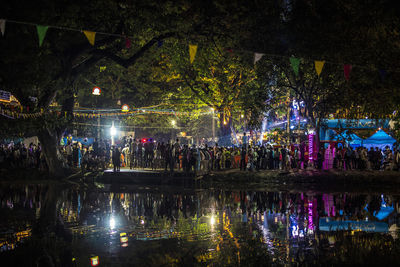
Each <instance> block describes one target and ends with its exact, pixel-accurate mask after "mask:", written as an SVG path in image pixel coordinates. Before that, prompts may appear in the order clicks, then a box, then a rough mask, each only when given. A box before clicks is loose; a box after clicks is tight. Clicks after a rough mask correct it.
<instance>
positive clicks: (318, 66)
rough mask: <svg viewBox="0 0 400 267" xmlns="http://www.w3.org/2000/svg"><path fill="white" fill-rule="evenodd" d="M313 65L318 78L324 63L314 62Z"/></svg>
mask: <svg viewBox="0 0 400 267" xmlns="http://www.w3.org/2000/svg"><path fill="white" fill-rule="evenodd" d="M314 64H315V71H316V72H317V75H318V76H319V75H320V74H321V72H322V68H323V67H324V64H325V61H318V60H316V61H314Z"/></svg>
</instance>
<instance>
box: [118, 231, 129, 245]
mask: <svg viewBox="0 0 400 267" xmlns="http://www.w3.org/2000/svg"><path fill="white" fill-rule="evenodd" d="M119 236H120V238H119V240H120V241H121V243H126V242H128V236H127V235H126V233H120V234H119Z"/></svg>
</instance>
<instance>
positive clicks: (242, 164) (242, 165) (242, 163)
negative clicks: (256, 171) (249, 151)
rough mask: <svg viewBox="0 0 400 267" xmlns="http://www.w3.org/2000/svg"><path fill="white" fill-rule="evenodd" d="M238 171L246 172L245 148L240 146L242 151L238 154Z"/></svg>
mask: <svg viewBox="0 0 400 267" xmlns="http://www.w3.org/2000/svg"><path fill="white" fill-rule="evenodd" d="M240 170H241V171H245V170H246V147H245V146H242V151H241V153H240Z"/></svg>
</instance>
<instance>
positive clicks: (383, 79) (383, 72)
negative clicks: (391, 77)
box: [379, 69, 387, 81]
mask: <svg viewBox="0 0 400 267" xmlns="http://www.w3.org/2000/svg"><path fill="white" fill-rule="evenodd" d="M379 75H380V76H381V79H382V81H385V80H386V76H387V72H386V70H382V69H380V70H379Z"/></svg>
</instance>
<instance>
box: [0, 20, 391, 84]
mask: <svg viewBox="0 0 400 267" xmlns="http://www.w3.org/2000/svg"><path fill="white" fill-rule="evenodd" d="M6 23H16V24H24V25H32V26H35V27H36V31H37V34H38V42H39V47H41V46H42V44H43V42H44V39H45V37H46V33H47V31H48V30H49V28H54V29H59V30H68V31H77V32H82V33H83V34H84V35H85V36H86V38H87V40H88V42H89V43H90V44H91V45H92V46H94V45H95V41H96V34H102V35H109V36H115V37H120V38H123V39H125V47H126V48H127V49H129V48H130V47H131V46H132V42H131V40H130V39H129V37H128V36H126V35H123V34H115V33H105V32H96V31H89V30H78V29H73V28H68V27H59V26H49V25H38V24H34V23H29V22H22V21H15V20H6V19H0V31H1V34H2V36H4V35H5V30H6ZM162 45H163V41H162V40H158V42H157V47H161V46H162ZM197 50H198V45H196V44H189V61H190V64H193V62H194V60H195V57H196V54H197ZM228 51H229V52H233V50H232V49H230V48H229V49H228ZM265 55H267V54H264V53H254V64H256V63H257V62H258V61H259V60H260V59H261V58H262V57H263V56H265ZM269 56H279V55H269ZM280 57H284V58H287V57H286V56H280ZM300 60H301V59H300V58H297V57H293V56H292V57H289V62H290V65H291V67H292V69H293V72H294V73H295V75H296V76H298V75H299V68H300ZM325 63H326V61H322V60H315V61H314V66H315V71H316V73H317V75H318V76H320V74H321V73H322V70H323V67H324V65H325ZM329 63H332V64H337V65H338V64H339V63H334V62H329ZM360 68H362V67H360ZM352 69H353V65H351V64H343V74H344V77H345V79H346V80H347V81H348V80H349V79H350V73H351V71H352ZM101 71H102V70H101ZM379 74H380V76H381V78H382V80H384V79H385V78H386V75H387V71H386V70H382V69H380V70H379Z"/></svg>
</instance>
